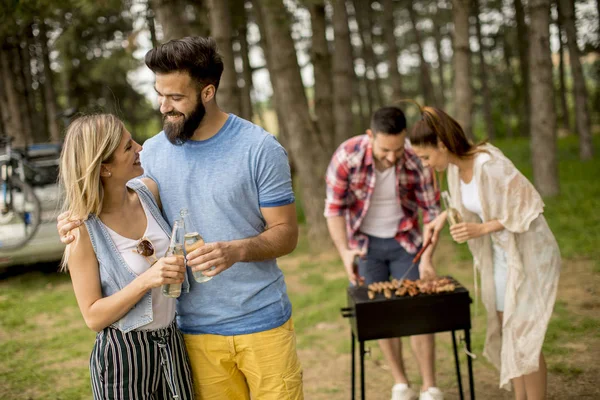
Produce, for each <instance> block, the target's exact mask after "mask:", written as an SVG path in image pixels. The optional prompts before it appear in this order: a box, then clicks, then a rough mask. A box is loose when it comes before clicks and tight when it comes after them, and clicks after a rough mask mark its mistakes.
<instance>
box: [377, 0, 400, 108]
mask: <svg viewBox="0 0 600 400" xmlns="http://www.w3.org/2000/svg"><path fill="white" fill-rule="evenodd" d="M382 24H383V35H384V36H385V44H386V46H387V51H386V54H387V62H388V74H389V78H388V79H389V85H390V87H391V88H392V101H391V102H390V103H394V102H397V101H398V100H401V99H402V76H401V75H400V71H399V70H398V45H397V44H396V35H394V30H395V28H396V21H395V20H394V1H393V0H383V18H382Z"/></svg>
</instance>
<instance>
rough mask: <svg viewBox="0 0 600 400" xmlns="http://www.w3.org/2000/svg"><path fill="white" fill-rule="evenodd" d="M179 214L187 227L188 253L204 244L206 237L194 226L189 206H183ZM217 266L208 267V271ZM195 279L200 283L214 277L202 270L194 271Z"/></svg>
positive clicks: (186, 245)
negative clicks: (206, 274)
mask: <svg viewBox="0 0 600 400" xmlns="http://www.w3.org/2000/svg"><path fill="white" fill-rule="evenodd" d="M179 216H180V217H181V220H182V221H183V225H184V229H185V240H184V243H185V253H186V254H188V253H190V252H192V251H194V250H196V249H197V248H199V247H202V246H204V239H203V238H202V236H201V235H200V233H198V230H197V229H196V228H195V227H194V223H193V222H192V218H191V217H190V214H189V213H188V210H187V208H182V209H181V210H180V211H179ZM213 269H215V267H212V268H210V269H208V271H212V270H213ZM192 274H193V275H194V280H195V281H196V282H198V283H204V282H208V281H210V280H211V279H212V276H205V275H204V274H203V273H202V271H193V272H192Z"/></svg>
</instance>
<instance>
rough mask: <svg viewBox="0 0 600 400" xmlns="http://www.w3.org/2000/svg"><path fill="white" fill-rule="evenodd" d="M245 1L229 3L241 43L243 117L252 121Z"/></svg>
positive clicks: (250, 75)
mask: <svg viewBox="0 0 600 400" xmlns="http://www.w3.org/2000/svg"><path fill="white" fill-rule="evenodd" d="M244 3H245V0H233V1H231V2H230V3H229V4H230V8H231V18H232V24H233V29H234V30H235V31H237V35H236V39H237V42H238V44H239V53H238V57H239V60H241V62H242V63H241V64H242V71H241V73H240V74H238V77H239V78H241V80H242V81H243V85H241V86H240V96H241V97H240V102H241V107H242V115H241V117H242V118H244V119H247V120H249V121H251V120H252V117H253V111H252V87H253V84H252V67H251V66H250V59H249V57H248V54H249V53H248V52H249V46H248V28H247V25H248V14H247V12H246V8H245V7H244Z"/></svg>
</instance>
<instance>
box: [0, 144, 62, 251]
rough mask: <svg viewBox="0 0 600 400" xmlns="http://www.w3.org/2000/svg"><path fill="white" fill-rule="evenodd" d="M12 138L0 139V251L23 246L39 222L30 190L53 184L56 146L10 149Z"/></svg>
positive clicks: (37, 202) (38, 207)
mask: <svg viewBox="0 0 600 400" xmlns="http://www.w3.org/2000/svg"><path fill="white" fill-rule="evenodd" d="M12 141H13V138H12V137H0V146H2V145H4V147H5V153H4V154H1V155H0V190H1V193H0V196H1V198H0V252H2V251H8V250H14V249H18V248H21V247H23V246H25V245H26V244H27V243H28V242H29V241H30V240H31V239H32V238H33V237H34V235H35V234H36V232H37V230H38V228H39V226H40V223H41V221H42V207H41V203H40V200H39V198H38V196H37V195H36V194H35V192H34V189H33V188H34V187H39V186H45V185H48V184H53V183H56V181H57V177H58V163H59V161H58V160H59V156H60V145H53V144H42V145H33V146H29V147H27V148H25V149H15V148H13V147H12Z"/></svg>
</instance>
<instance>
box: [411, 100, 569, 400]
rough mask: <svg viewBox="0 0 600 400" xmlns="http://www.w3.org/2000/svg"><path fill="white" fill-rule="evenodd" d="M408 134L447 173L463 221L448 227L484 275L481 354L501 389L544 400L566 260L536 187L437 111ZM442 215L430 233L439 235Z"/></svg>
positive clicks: (427, 110)
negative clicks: (549, 333)
mask: <svg viewBox="0 0 600 400" xmlns="http://www.w3.org/2000/svg"><path fill="white" fill-rule="evenodd" d="M421 114H422V119H421V120H420V121H418V122H417V123H416V124H415V126H414V127H413V129H412V130H411V132H410V135H409V137H410V140H411V143H412V147H413V149H414V150H415V152H416V153H417V155H418V156H419V157H420V158H421V161H422V162H423V164H424V165H425V166H430V167H432V168H435V169H436V170H437V171H444V170H447V179H448V189H449V192H450V195H451V199H452V200H451V201H452V204H451V205H450V206H451V207H454V208H455V209H457V210H458V211H459V212H460V214H461V216H462V217H463V222H462V223H458V224H456V225H454V226H452V227H451V228H450V233H451V235H452V237H453V239H454V240H455V241H457V242H459V243H464V242H467V243H468V246H469V249H470V251H471V253H472V255H473V262H474V267H475V268H476V269H477V270H478V271H479V273H480V274H481V283H482V289H481V297H482V302H483V304H484V306H485V308H486V310H487V313H488V314H487V335H486V341H485V348H484V355H485V356H486V357H487V358H488V359H489V360H490V361H491V362H492V363H493V364H494V366H496V368H497V369H498V370H499V371H500V386H501V387H503V388H505V389H508V388H510V384H509V383H510V382H511V381H512V383H513V386H514V388H515V398H516V399H517V400H521V399H527V400H533V399H545V398H546V379H547V369H546V363H545V361H544V356H543V355H542V352H541V350H542V344H543V342H544V336H545V334H546V330H547V328H548V322H549V320H550V316H551V314H552V309H553V307H554V302H555V300H556V291H557V287H558V278H559V274H560V265H561V258H560V252H559V248H558V245H557V243H556V240H555V238H554V235H553V234H552V232H551V230H550V228H549V227H548V224H547V223H546V219H545V218H544V215H543V211H544V203H543V201H542V198H541V197H540V195H539V193H538V192H537V191H536V190H535V188H534V186H533V185H532V184H531V183H530V182H529V181H528V180H527V178H525V176H523V174H521V172H519V170H518V169H517V168H516V167H515V166H514V165H513V163H512V162H511V161H510V160H509V159H508V158H507V157H506V156H505V155H504V154H503V153H502V152H501V151H500V150H499V149H498V148H496V147H494V146H492V145H490V144H487V143H482V144H478V145H474V144H472V143H471V142H469V140H468V139H467V137H466V136H465V134H464V132H463V130H462V128H461V127H460V125H459V124H458V123H457V122H456V121H455V120H454V119H452V118H451V117H450V116H448V115H447V114H446V113H445V112H443V111H442V110H440V109H437V108H433V107H421ZM446 217H447V213H446V212H444V213H442V214H441V215H440V216H439V217H438V218H437V219H436V221H434V223H432V224H430V226H429V227H428V228H429V229H428V231H427V232H425V236H426V237H428V236H431V235H433V238H434V240H435V239H436V238H437V235H438V234H439V232H440V230H441V229H442V227H443V225H444V223H445V221H446Z"/></svg>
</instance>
